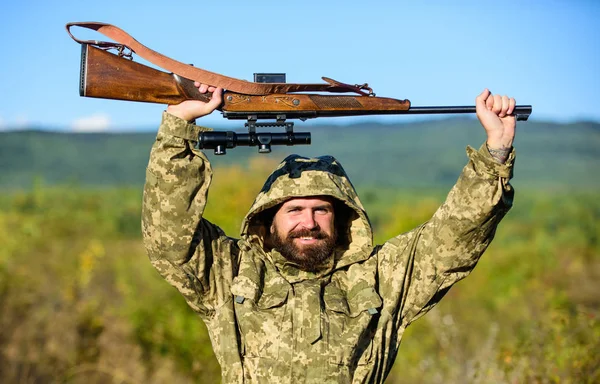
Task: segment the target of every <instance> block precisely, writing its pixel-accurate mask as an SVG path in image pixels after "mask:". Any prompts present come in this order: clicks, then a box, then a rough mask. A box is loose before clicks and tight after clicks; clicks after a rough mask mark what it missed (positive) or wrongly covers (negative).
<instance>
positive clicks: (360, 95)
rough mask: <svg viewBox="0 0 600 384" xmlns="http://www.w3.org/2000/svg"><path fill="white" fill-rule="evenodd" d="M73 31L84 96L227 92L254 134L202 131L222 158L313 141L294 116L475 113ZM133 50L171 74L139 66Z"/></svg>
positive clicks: (119, 36) (168, 100)
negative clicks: (196, 60)
mask: <svg viewBox="0 0 600 384" xmlns="http://www.w3.org/2000/svg"><path fill="white" fill-rule="evenodd" d="M72 26H78V27H83V28H89V29H93V30H96V31H98V32H100V33H102V34H104V35H106V36H108V37H110V38H112V39H113V40H114V41H116V43H113V42H106V41H97V40H85V41H84V40H79V39H77V38H75V37H74V36H73V34H71V31H70V28H71V27H72ZM66 28H67V32H68V33H69V35H70V36H71V37H72V38H73V39H74V40H75V41H77V42H78V43H80V44H81V73H80V87H79V94H80V96H85V97H95V98H104V99H116V100H126V101H140V102H149V103H159V104H178V103H181V102H183V101H185V100H201V101H208V100H210V97H211V96H212V94H211V93H209V92H207V93H204V94H203V93H200V92H199V91H198V88H196V87H195V86H194V82H195V81H198V82H200V83H204V84H210V85H213V86H220V87H222V88H223V89H224V92H223V103H222V104H221V106H220V107H218V108H217V109H218V110H219V111H221V113H222V114H223V117H225V118H227V119H230V120H246V123H245V127H246V128H247V129H248V133H247V134H240V133H235V132H233V131H213V132H202V133H200V136H199V138H198V147H199V148H200V149H213V150H214V152H215V154H217V155H224V154H225V153H226V150H227V149H228V148H234V147H236V146H257V147H258V152H259V153H269V152H271V146H272V145H298V144H310V142H311V137H310V133H308V132H294V130H293V126H294V123H293V122H289V121H286V120H288V119H300V120H302V121H304V120H306V119H311V118H317V117H339V116H366V115H397V114H456V113H474V112H475V107H474V106H441V107H427V106H423V107H414V106H411V104H410V101H409V100H406V99H404V100H399V99H393V98H386V97H379V96H376V95H375V93H374V92H373V90H372V89H371V88H370V87H369V85H368V84H366V83H365V84H362V85H360V84H355V85H350V84H345V83H341V82H338V81H335V80H333V79H330V78H327V77H323V78H322V79H323V80H324V81H325V83H317V84H290V83H286V82H285V74H282V73H278V74H273V73H268V74H267V73H255V74H254V82H248V81H245V80H239V79H235V78H231V77H227V76H223V75H220V74H216V73H213V72H209V71H206V70H203V69H200V68H196V67H194V66H192V65H188V64H184V63H181V62H178V61H175V60H173V59H171V58H168V57H166V56H164V55H162V54H160V53H158V52H156V51H153V50H151V49H149V48H147V47H146V46H144V45H142V44H141V43H139V42H138V41H137V40H135V39H134V38H133V37H131V36H130V35H129V34H127V33H126V32H125V31H123V30H121V29H119V28H117V27H115V26H113V25H110V24H104V23H95V22H88V23H68V24H67V25H66ZM110 50H115V51H116V53H111V52H109V51H110ZM133 53H137V54H138V55H139V56H141V57H143V58H145V59H146V60H148V61H149V62H151V63H153V64H155V65H157V66H159V67H161V68H164V69H167V70H170V71H171V73H168V72H163V71H160V70H158V69H155V68H152V67H149V66H147V65H144V64H141V63H138V62H135V61H133ZM310 92H318V93H310ZM332 93H336V95H332ZM339 93H352V95H339ZM531 111H532V107H531V105H518V106H516V107H515V110H514V112H513V113H514V115H516V118H517V120H527V119H528V118H529V115H530V114H531ZM259 120H260V121H262V120H268V121H269V122H259ZM264 127H282V128H285V133H271V132H257V128H264Z"/></svg>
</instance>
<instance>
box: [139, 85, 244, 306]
mask: <svg viewBox="0 0 600 384" xmlns="http://www.w3.org/2000/svg"><path fill="white" fill-rule="evenodd" d="M197 86H198V87H199V89H200V91H201V92H206V91H207V90H208V91H211V92H213V98H212V100H211V101H210V102H208V103H204V102H201V101H196V100H193V101H192V100H190V101H185V102H183V103H181V104H178V105H173V106H169V107H168V108H167V111H166V112H165V113H164V114H163V120H162V123H161V125H160V128H159V131H158V134H157V136H156V142H155V143H154V145H153V147H152V150H151V153H150V160H149V163H148V168H147V171H146V183H145V185H144V197H143V208H142V229H143V237H144V244H145V247H146V250H147V252H148V255H149V257H150V261H151V262H152V264H153V265H154V267H155V268H156V269H157V270H158V271H159V273H160V274H161V275H162V276H163V277H164V278H165V279H166V280H167V281H168V282H169V283H170V284H172V285H173V286H174V287H176V288H177V289H178V290H179V291H180V292H181V293H182V294H183V295H184V297H185V298H186V300H187V301H188V303H189V304H190V306H192V308H194V309H195V310H196V311H198V312H200V313H201V314H203V313H208V312H209V311H210V310H211V307H213V306H214V305H218V301H219V297H218V295H217V292H220V291H221V290H220V289H219V287H220V286H221V285H223V284H227V283H226V282H225V281H223V280H224V279H225V280H226V279H227V275H231V269H232V268H233V266H232V263H233V261H232V259H231V258H232V257H233V255H234V254H235V249H231V248H232V247H235V243H234V242H233V241H231V240H230V239H228V238H227V237H226V236H225V234H224V233H223V232H222V231H221V230H220V229H219V228H218V227H217V226H215V225H213V224H211V223H209V222H208V221H206V220H205V219H203V217H202V215H203V212H204V207H205V204H206V200H207V195H208V188H209V186H210V182H211V178H212V170H211V165H210V163H209V161H208V159H207V158H206V156H205V155H204V154H203V153H202V152H200V151H199V150H198V149H196V148H195V146H196V144H197V140H198V135H199V133H200V132H201V131H203V130H207V128H203V127H200V126H197V125H195V124H193V123H192V122H191V121H193V120H195V119H196V118H198V117H201V116H204V115H207V114H209V113H211V112H212V111H213V110H214V109H215V108H216V107H217V106H218V105H219V104H220V102H221V94H222V91H221V89H217V88H213V87H210V89H209V88H208V87H207V86H205V85H200V84H197Z"/></svg>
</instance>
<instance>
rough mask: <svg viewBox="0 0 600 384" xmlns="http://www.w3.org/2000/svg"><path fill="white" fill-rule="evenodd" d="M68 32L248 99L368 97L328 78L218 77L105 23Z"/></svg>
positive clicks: (81, 24) (360, 88)
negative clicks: (95, 36) (88, 34)
mask: <svg viewBox="0 0 600 384" xmlns="http://www.w3.org/2000/svg"><path fill="white" fill-rule="evenodd" d="M72 26H77V27H82V28H87V29H92V30H94V31H97V32H99V33H101V34H103V35H104V36H107V37H109V38H111V39H112V40H114V41H116V42H117V43H119V44H116V43H111V42H106V41H96V40H80V39H77V38H76V37H75V36H73V34H72V33H71V30H70V28H71V27H72ZM66 28H67V32H68V33H69V35H70V36H71V38H72V39H73V40H75V41H76V42H78V43H81V44H92V45H96V46H99V47H102V48H105V49H110V48H119V47H120V45H124V46H126V47H128V48H130V49H131V50H132V51H133V52H135V53H136V54H138V55H139V56H140V57H142V58H144V59H145V60H148V61H149V62H150V63H152V64H154V65H157V66H159V67H161V68H164V69H166V70H168V71H170V72H172V73H175V74H177V75H179V76H181V77H185V78H187V79H190V80H194V81H198V82H200V83H203V84H208V85H212V86H215V87H221V88H223V89H226V90H229V91H233V92H237V93H242V94H246V95H268V94H273V93H279V94H282V93H290V92H354V93H358V94H361V95H367V94H366V93H365V92H364V91H363V89H365V88H364V86H359V85H356V86H353V85H349V84H344V83H340V82H337V81H335V80H331V79H329V78H323V80H325V81H327V83H324V84H295V83H255V82H250V81H246V80H240V79H236V78H233V77H228V76H224V75H220V74H218V73H214V72H210V71H207V70H204V69H201V68H197V67H194V66H192V65H189V64H185V63H182V62H179V61H177V60H173V59H171V58H169V57H167V56H165V55H163V54H161V53H158V52H156V51H154V50H152V49H150V48H148V47H146V46H144V45H143V44H141V43H140V42H139V41H137V40H136V39H134V38H133V37H132V36H131V35H129V34H128V33H127V32H125V31H123V30H122V29H120V28H118V27H116V26H114V25H110V24H106V23H99V22H73V23H68V24H67V25H66Z"/></svg>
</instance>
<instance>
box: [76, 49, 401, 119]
mask: <svg viewBox="0 0 600 384" xmlns="http://www.w3.org/2000/svg"><path fill="white" fill-rule="evenodd" d="M81 55H82V56H81V84H80V85H81V86H80V92H79V93H80V95H81V96H86V97H95V98H104V99H116V100H127V101H141V102H149V103H160V104H178V103H181V102H182V101H184V100H202V101H208V100H209V99H210V97H211V94H210V93H204V94H202V93H200V92H199V91H198V89H197V88H196V87H195V86H194V81H192V80H189V79H186V78H183V77H180V76H178V75H175V74H170V73H167V72H163V71H160V70H157V69H154V68H151V67H149V66H146V65H143V64H140V63H137V62H134V61H132V60H129V59H126V58H124V57H119V56H118V55H115V54H112V53H109V52H107V51H105V50H103V49H100V48H96V47H94V46H91V45H89V44H82V51H81ZM409 107H410V102H409V101H408V100H396V99H391V98H383V97H374V96H345V95H344V96H338V95H321V94H300V93H298V94H291V93H288V94H271V95H260V96H258V95H244V94H240V93H236V92H230V91H225V92H224V94H223V104H222V105H221V107H220V108H219V110H221V111H222V112H223V115H224V117H226V118H229V119H247V118H248V117H249V116H254V117H255V118H256V119H269V118H276V117H277V116H279V115H285V116H286V118H288V119H293V118H300V119H306V118H312V117H324V116H352V115H369V114H386V113H398V112H400V111H406V110H408V108H409Z"/></svg>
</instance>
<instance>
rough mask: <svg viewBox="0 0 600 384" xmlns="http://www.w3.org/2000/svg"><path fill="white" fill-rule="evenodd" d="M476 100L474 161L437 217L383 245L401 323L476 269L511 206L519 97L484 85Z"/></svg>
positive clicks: (383, 264)
mask: <svg viewBox="0 0 600 384" xmlns="http://www.w3.org/2000/svg"><path fill="white" fill-rule="evenodd" d="M476 103H477V116H478V118H479V120H480V122H481V125H482V126H483V128H484V129H485V131H486V133H487V140H486V143H485V144H484V145H482V147H481V148H480V149H479V150H478V151H477V150H475V149H473V148H471V147H468V148H467V154H468V156H469V162H468V164H467V165H466V166H465V168H464V169H463V172H462V174H461V175H460V177H459V179H458V181H457V183H456V184H455V186H454V187H453V188H452V190H451V191H450V193H449V194H448V197H447V199H446V201H445V202H444V204H442V206H441V207H440V208H439V209H438V210H437V211H436V212H435V214H434V215H433V217H432V218H431V219H430V220H429V221H428V222H426V223H425V224H423V225H422V226H421V227H419V228H417V229H415V230H413V231H411V232H409V233H406V234H402V235H400V236H397V237H395V238H393V239H391V240H389V241H388V242H386V243H385V244H384V245H383V246H382V247H381V249H380V250H379V253H378V256H379V260H380V261H379V265H380V276H382V278H380V281H381V285H380V290H381V293H382V296H383V297H384V301H385V302H386V305H387V306H388V308H389V310H390V311H392V312H394V313H398V314H399V316H398V317H397V319H398V323H397V326H398V327H402V326H407V325H408V324H409V323H410V322H412V321H414V320H415V319H416V318H418V317H419V316H421V315H423V314H424V313H426V312H427V311H428V310H429V309H430V308H432V307H433V306H434V305H435V304H436V303H437V302H438V301H439V300H440V299H441V298H442V297H443V296H444V294H445V293H446V292H447V291H448V289H449V288H450V287H451V286H452V285H453V284H454V283H456V282H457V281H459V280H461V279H463V278H464V277H466V276H467V275H468V274H469V273H470V272H471V271H472V269H473V268H474V267H475V265H476V263H477V261H478V260H479V258H480V256H481V255H482V254H483V252H484V251H485V250H486V248H487V247H488V246H489V244H490V242H491V241H492V239H493V237H494V234H495V231H496V227H497V225H498V223H499V222H500V220H501V219H502V218H503V217H504V215H505V214H506V213H507V212H508V210H509V209H510V207H511V206H512V200H513V193H514V191H513V189H512V187H511V185H510V184H509V183H508V181H509V179H510V177H511V176H512V166H513V162H514V152H513V150H512V143H513V140H514V135H515V125H516V120H515V117H514V116H512V115H510V114H511V113H512V109H513V108H514V105H515V101H514V99H512V98H508V97H506V96H504V97H498V96H494V95H492V94H491V93H490V92H489V91H488V90H485V91H484V92H482V93H481V94H480V95H479V96H478V97H477V99H476Z"/></svg>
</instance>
